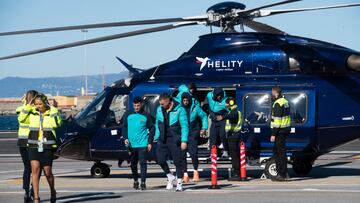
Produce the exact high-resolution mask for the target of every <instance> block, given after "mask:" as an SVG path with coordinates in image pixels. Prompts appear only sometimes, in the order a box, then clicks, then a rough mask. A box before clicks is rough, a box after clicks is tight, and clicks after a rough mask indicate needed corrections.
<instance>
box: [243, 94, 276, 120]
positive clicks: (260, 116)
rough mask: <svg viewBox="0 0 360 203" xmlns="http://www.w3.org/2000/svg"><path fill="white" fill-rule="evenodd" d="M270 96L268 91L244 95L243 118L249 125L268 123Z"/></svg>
mask: <svg viewBox="0 0 360 203" xmlns="http://www.w3.org/2000/svg"><path fill="white" fill-rule="evenodd" d="M270 107H271V97H270V94H268V93H253V94H247V95H245V96H244V119H245V121H246V122H249V124H251V125H257V124H258V125H261V124H268V122H269V115H270V112H271V109H270Z"/></svg>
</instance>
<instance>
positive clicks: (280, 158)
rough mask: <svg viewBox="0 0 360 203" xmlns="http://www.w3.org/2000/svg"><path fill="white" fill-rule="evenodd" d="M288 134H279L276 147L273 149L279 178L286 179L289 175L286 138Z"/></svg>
mask: <svg viewBox="0 0 360 203" xmlns="http://www.w3.org/2000/svg"><path fill="white" fill-rule="evenodd" d="M287 135H288V134H287V133H279V134H278V135H277V136H276V138H275V145H274V148H273V153H274V155H273V157H274V159H275V163H276V171H277V173H278V175H279V176H281V177H284V178H285V177H286V175H287V157H286V145H285V144H286V137H287Z"/></svg>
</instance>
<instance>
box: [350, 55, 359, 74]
mask: <svg viewBox="0 0 360 203" xmlns="http://www.w3.org/2000/svg"><path fill="white" fill-rule="evenodd" d="M347 65H348V68H350V69H351V70H354V71H358V72H360V56H359V55H355V54H353V55H350V56H349V57H348V59H347Z"/></svg>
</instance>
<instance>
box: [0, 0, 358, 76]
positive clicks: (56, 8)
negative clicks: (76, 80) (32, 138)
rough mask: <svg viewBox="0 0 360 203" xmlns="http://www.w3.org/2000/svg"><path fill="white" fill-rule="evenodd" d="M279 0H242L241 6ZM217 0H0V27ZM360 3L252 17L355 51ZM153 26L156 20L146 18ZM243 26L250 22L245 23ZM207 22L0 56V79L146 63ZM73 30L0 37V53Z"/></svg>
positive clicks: (172, 12)
mask: <svg viewBox="0 0 360 203" xmlns="http://www.w3.org/2000/svg"><path fill="white" fill-rule="evenodd" d="M277 1H280V0H264V1H254V0H243V1H238V2H241V3H244V4H245V5H246V6H247V8H253V7H258V6H261V5H264V4H270V3H274V2H277ZM219 2H222V1H220V0H209V1H205V0H196V1H195V0H181V1H169V0H153V1H145V0H131V1H119V0H106V1H105V0H76V1H74V0H61V1H49V0H1V1H0V32H6V31H14V30H22V29H34V28H44V27H57V26H68V25H79V24H92V23H105V22H116V21H127V20H142V19H154V18H155V19H156V18H169V17H186V16H196V15H202V14H205V12H206V10H207V8H208V7H210V6H212V5H213V4H216V3H219ZM359 2H360V0H357V1H356V0H355V1H352V0H338V1H334V0H304V1H301V2H296V3H291V4H287V5H284V6H277V7H273V8H272V9H287V8H301V7H314V6H325V5H336V4H343V3H359ZM359 20H360V7H355V8H340V9H333V10H322V11H310V12H302V13H291V14H283V15H275V16H271V17H266V18H261V19H258V21H260V22H264V23H267V24H270V25H272V26H274V27H277V28H279V29H281V30H284V31H286V32H287V33H289V34H291V35H297V36H304V37H309V38H313V39H318V40H323V41H327V42H331V43H334V44H338V45H342V46H345V47H348V48H351V49H354V50H357V51H360V38H359V36H360V35H359V33H360V26H359V25H360V24H359ZM154 26H156V25H154ZM146 27H149V26H136V27H135V26H130V27H118V28H104V29H91V30H89V31H88V33H87V38H88V39H90V38H95V37H100V36H105V35H112V34H117V33H122V32H127V31H131V30H135V29H142V28H146ZM247 31H250V30H247ZM208 33H209V27H206V26H203V25H197V26H192V27H183V28H178V29H174V30H170V31H163V32H157V33H152V34H146V35H140V36H135V37H131V38H126V39H117V40H112V41H107V42H101V43H97V44H91V45H87V46H86V50H87V51H86V52H87V57H86V60H85V57H84V50H85V49H84V47H75V48H69V49H64V50H58V51H53V52H48V53H42V54H37V55H32V56H25V57H21V58H15V59H8V60H4V61H0V79H2V78H5V77H9V76H15V77H32V78H33V77H49V76H74V75H84V74H85V73H86V74H89V75H93V74H101V73H102V71H103V68H104V70H105V73H118V72H121V71H125V68H124V67H122V65H121V64H120V63H119V62H118V61H117V60H116V59H115V56H119V57H120V58H122V59H123V60H125V61H127V62H128V63H130V64H133V65H134V67H137V68H144V69H147V68H151V67H154V66H157V65H159V64H162V63H165V62H168V61H172V60H175V59H176V58H177V57H179V56H180V55H181V54H182V53H183V52H186V51H187V50H189V49H190V48H191V47H192V45H193V44H194V43H195V42H196V41H197V40H198V36H200V35H203V34H208ZM84 37H85V36H84V33H82V32H81V31H80V30H75V31H63V32H56V33H54V32H52V33H40V34H27V35H16V36H15V35H14V36H1V37H0V56H5V55H10V54H14V53H17V52H22V51H28V50H32V49H38V48H43V47H48V46H53V45H58V44H62V43H68V42H74V41H79V40H83V39H84ZM85 61H86V64H87V65H85Z"/></svg>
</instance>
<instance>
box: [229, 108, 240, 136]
mask: <svg viewBox="0 0 360 203" xmlns="http://www.w3.org/2000/svg"><path fill="white" fill-rule="evenodd" d="M236 108H237V105H234V106H232V107H231V110H234V109H236ZM237 112H238V122H237V123H236V124H232V123H230V120H229V119H226V124H225V131H226V132H239V131H240V130H241V127H242V116H241V112H240V111H239V110H238V111H237Z"/></svg>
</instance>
